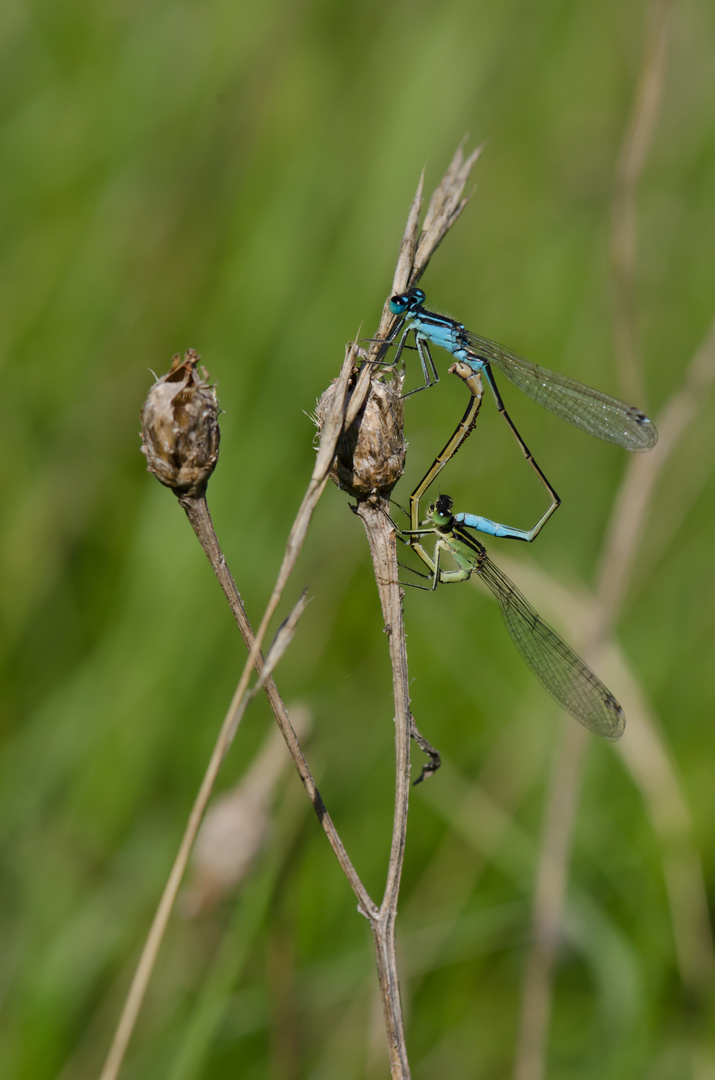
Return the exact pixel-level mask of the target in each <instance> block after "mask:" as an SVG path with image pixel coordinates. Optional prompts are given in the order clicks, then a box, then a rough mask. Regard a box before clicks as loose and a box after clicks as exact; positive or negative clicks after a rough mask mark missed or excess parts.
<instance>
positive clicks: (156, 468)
mask: <svg viewBox="0 0 715 1080" xmlns="http://www.w3.org/2000/svg"><path fill="white" fill-rule="evenodd" d="M200 359H201V358H200V356H199V354H198V353H197V352H196V351H195V350H194V349H189V351H188V352H187V354H186V356H185V357H184V359H183V360H182V359H181V356H180V355H179V353H177V354H176V356H174V357H173V359H172V361H171V368H170V370H169V371H168V373H167V374H166V375H162V377H161V378H160V379H157V381H156V382H155V383H154V385H153V386H152V388H151V390H150V391H149V393H148V394H147V399H146V401H145V402H144V407H143V408H142V412H141V420H142V453H143V454H145V455H146V459H147V468H148V470H149V472H151V473H153V474H154V476H155V477H156V478H157V480H159V481H161V483H162V484H165V485H166V486H167V487H170V488H172V489H173V491H174V492H175V493H176V494H177V495H200V494H202V493H203V491H204V489H205V488H206V484H207V483H208V479H209V477H210V476H211V473H212V472H213V471H214V468H215V466H216V462H217V461H218V444H219V436H220V432H219V426H218V414H219V407H218V399H217V397H216V390H215V388H214V387H213V386H210V385H209V383H208V381H206V380H208V373H207V372H206V370H205V369H202V373H203V379H202V378H200V377H199V375H198V373H197V371H196V365H197V363H198V362H199V360H200Z"/></svg>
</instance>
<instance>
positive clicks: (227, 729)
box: [101, 147, 478, 1080]
mask: <svg viewBox="0 0 715 1080" xmlns="http://www.w3.org/2000/svg"><path fill="white" fill-rule="evenodd" d="M477 156H478V152H475V153H474V154H472V155H471V157H470V158H469V159H468V160H467V161H466V162H465V161H464V158H463V155H462V150H461V147H460V148H459V150H458V151H457V154H456V155H455V157H454V159H453V161H452V163H451V165H450V169H449V170H448V173H447V174H446V176H445V177H444V178H443V180H442V183H441V184H440V185H439V187H438V189H437V191H436V193H435V195H433V198H432V201H431V203H430V209H429V211H428V217H427V221H426V225H425V229H423V232H422V235H421V236H418V220H419V212H420V208H421V202H422V180H420V185H419V188H418V192H417V195H416V198H415V200H414V202H413V205H412V208H411V210H410V215H409V218H408V223H407V228H406V231H405V235H404V238H403V242H402V245H401V249H400V256H399V259H398V266H397V271H396V275H395V284H394V288H395V289H404V288H406V287H408V285H409V284H411V283H413V282H414V281H416V280H417V277H418V276H419V275H420V274H421V273H422V271H423V270H424V267H425V266H426V265H427V262H428V261H429V257H430V254H431V253H432V251H433V250H434V249H435V248H436V247H437V245H438V244H439V242H440V241H441V239H442V238H443V237H444V235H445V234H446V232H447V231H448V229H449V228H451V226H452V225H453V224H454V222H455V221H456V220H457V218H458V217H459V214H460V213H461V211H462V209H463V208H464V205H465V203H466V200H465V199H463V198H462V192H463V188H464V184H465V182H466V180H467V178H468V175H469V171H470V169H471V167H472V165H473V163H474V161H476V158H477ZM392 324H393V317H392V316H391V315H390V314H389V309H388V307H387V305H386V308H385V312H384V313H383V319H382V321H381V324H380V331H379V333H380V335H381V336H383V337H384V336H386V335H387V334H388V333H389V331H390V329H391V327H392ZM384 350H385V346H384V345H381V344H380V343H379V342H378V343H376V344H375V345H373V349H372V356H371V359H374V358H377V357H378V356H379V355H380V354H381V353H383V352H384ZM356 354H357V346H353V347H352V349H351V350H350V351H349V352H348V354H347V356H346V358H345V362H344V364H343V367H342V370H341V374H340V378H339V379H338V380H337V383H336V385H335V387H334V388H333V390H332V398H331V402H330V406H329V407H328V408H327V409H326V414H325V415H324V416H323V418H322V425H321V442H320V448H319V450H318V455H317V459H316V463H315V468H314V470H313V474H312V477H311V480H310V483H309V485H308V489H307V491H306V494H305V496H304V498H303V502H302V504H301V507H300V509H299V511H298V514H297V516H296V519H295V522H294V524H293V527H292V529H291V532H290V535H289V537H288V542H287V544H286V550H285V553H284V557H283V561H282V564H281V567H280V570H279V573H278V577H277V580H276V584H275V586H274V589H273V592H272V594H271V597H270V600H269V602H268V605H267V607H266V610H265V613H264V615H263V618H262V619H261V623H260V626H259V628H258V631H257V632H256V633H255V634H254V632H253V629H252V627H251V624H250V621H249V620H248V617H247V615H246V612H245V609H244V607H243V602H242V600H241V596H240V594H239V592H238V589H237V588H236V584H235V582H234V580H233V577H232V575H231V573H230V570H229V568H228V566H227V564H226V560H225V558H224V556H223V553H222V551H221V548H220V545H219V542H218V538H217V537H216V534H215V532H214V529H213V523H212V521H211V516H210V514H209V510H208V505H207V503H206V499H205V480H204V482H203V483H201V482H199V483H194V484H192V486H191V493H190V494H183V495H180V502H181V505H182V506H183V508H184V510H185V512H186V514H187V516H188V518H189V521H190V522H191V525H192V527H193V529H194V531H195V533H196V535H197V537H198V539H199V541H200V543H201V546H202V547H203V549H204V551H205V553H206V555H207V558H208V559H209V561H210V563H211V565H212V567H213V569H214V572H215V574H216V577H217V579H218V581H219V583H220V585H221V588H222V589H223V591H224V594H225V596H226V598H227V600H228V603H229V605H230V607H231V610H232V612H233V614H234V618H235V619H236V622H237V624H238V627H239V629H240V632H241V635H242V637H243V640H244V642H245V644H246V647H247V648H248V651H249V656H248V660H247V661H246V664H245V667H244V669H243V673H242V675H241V678H240V680H239V683H238V686H237V688H236V691H235V693H234V697H233V700H232V702H231V706H230V708H229V710H228V712H227V714H226V718H225V719H224V722H223V724H222V727H221V731H220V733H219V736H218V739H217V741H216V744H215V746H214V750H213V752H212V755H211V760H210V762H209V766H208V768H207V771H206V774H205V776H204V780H203V782H202V785H201V788H200V790H199V793H198V795H197V798H196V801H195V803H194V807H193V808H192V811H191V815H190V817H189V821H188V824H187V827H186V830H185V833H184V837H183V839H182V842H181V845H180V848H179V851H178V853H177V856H176V859H175V862H174V866H173V867H172V870H171V873H170V875H169V879H168V881H167V884H166V886H165V889H164V893H163V896H162V899H161V901H160V904H159V907H158V909H157V912H156V915H155V917H154V920H153V923H152V927H151V929H150V932H149V936H148V938H147V942H146V944H145V946H144V949H143V952H142V956H141V958H140V961H139V964H138V967H137V970H136V973H135V976H134V979H133V982H132V986H131V988H130V991H129V995H128V997H127V1000H126V1003H125V1006H124V1009H123V1012H122V1016H121V1018H120V1021H119V1024H118V1027H117V1031H116V1033H115V1037H114V1040H113V1043H112V1046H111V1048H110V1051H109V1055H108V1057H107V1061H106V1063H105V1066H104V1069H103V1071H102V1074H101V1080H115V1077H116V1076H117V1074H118V1072H119V1069H120V1067H121V1063H122V1061H123V1059H124V1056H125V1053H126V1049H127V1046H128V1043H129V1039H130V1038H131V1034H132V1032H133V1029H134V1026H135V1024H136V1019H137V1016H138V1014H139V1010H140V1008H141V1005H142V1002H143V999H144V996H145V993H146V989H147V986H148V982H149V978H150V976H151V972H152V970H153V967H154V964H155V962H156V958H157V955H158V951H159V947H160V944H161V941H162V939H163V936H164V933H165V931H166V927H167V924H168V919H169V917H170V914H171V911H172V910H173V906H174V903H175V901H176V896H177V893H178V889H179V886H180V883H181V880H182V878H183V875H184V872H185V869H186V865H187V861H188V858H189V854H190V851H191V848H192V846H193V843H194V840H195V838H196V834H197V831H198V828H199V825H200V823H201V820H202V818H203V815H204V812H205V809H206V806H207V803H208V800H209V798H210V795H211V793H212V790H213V786H214V783H215V780H216V777H217V775H218V771H219V768H220V765H221V762H222V761H223V759H224V757H225V755H226V753H227V752H228V749H229V747H230V745H231V742H232V740H233V738H234V736H235V733H236V729H237V726H238V723H239V721H240V718H241V716H242V715H243V712H244V711H245V709H246V707H247V705H248V704H249V702H250V701H251V700H252V699H253V697H254V696H255V695H256V693H258V691H259V690H260V689H261V688H263V689H265V691H266V694H267V696H268V700H269V702H270V704H271V707H272V709H273V711H274V714H275V716H276V719H277V721H278V724H279V727H280V729H281V732H282V734H283V737H284V739H285V741H286V744H287V746H288V748H289V750H290V753H291V755H292V756H293V759H294V761H295V763H296V767H297V769H298V772H299V775H300V777H301V780H302V782H303V784H304V786H305V788H306V790H307V792H308V795H309V797H310V799H311V802H312V804H313V807H314V808H315V810H316V813H317V815H318V818H319V820H320V822H321V824H322V826H323V829H324V830H325V833H326V835H327V837H328V840H329V842H330V844H331V846H332V848H333V850H334V852H335V854H336V857H337V859H338V862H339V864H340V866H341V867H342V869H343V872H344V873H345V875H346V877H347V879H348V881H349V882H350V885H351V887H352V888H353V891H354V892H355V895H356V896H357V898H358V901H359V909H360V910H361V911H362V913H363V914H364V915H365V916H366V917H367V918H368V919H369V921H370V923H371V927H372V931H373V937H374V942H375V950H376V955H377V968H378V975H379V983H380V988H381V993H382V999H383V1013H384V1017H385V1024H386V1030H387V1036H388V1048H389V1055H390V1064H391V1070H392V1075H393V1077H395V1078H400V1080H407V1078H409V1064H408V1060H407V1050H406V1045H405V1037H404V1025H403V1021H402V1010H401V1005H400V999H399V977H398V969H397V958H396V950H395V919H396V913H397V897H398V893H399V885H400V878H401V872H402V864H403V857H404V847H405V835H406V826H407V807H408V795H409V747H410V735H411V733H413V732H414V731H415V729H414V724H413V720H412V717H411V714H410V711H409V692H408V678H407V655H406V647H405V633H404V623H403V617H402V603H401V592H400V588H399V584H398V578H397V558H396V552H395V535H394V530H393V528H392V526H391V524H390V522H389V518H388V516H387V508H388V505H389V504H388V501H387V499H383V500H382V501H380V500H379V499H376V498H372V497H371V498H370V499H368V500H366V501H364V502H362V503H361V504H360V506H359V507H358V513H359V515H360V516H361V518H362V520H363V522H364V524H365V528H366V531H367V534H368V540H369V544H370V550H371V553H372V556H373V561H374V565H375V572H376V579H377V584H378V591H379V594H380V600H381V604H382V609H383V615H384V619H385V628H386V631H387V634H388V640H389V643H390V657H391V661H392V666H393V682H394V698H395V738H396V794H395V815H394V821H393V833H392V844H391V853H390V862H389V866H388V873H387V881H386V887H385V893H384V896H383V901H382V903H381V905H380V906H379V908H378V906H377V905H376V904H375V903H374V902H373V901H372V900H371V898H370V896H369V894H368V893H367V891H366V889H365V888H364V886H363V884H362V882H361V881H360V879H359V877H358V875H357V873H356V871H355V869H354V867H353V865H352V863H351V861H350V859H349V857H348V855H347V852H346V851H345V848H344V846H343V844H342V842H341V840H340V838H339V836H338V834H337V831H336V830H335V827H334V825H333V823H332V821H331V819H330V816H329V815H328V813H327V810H326V808H325V806H324V804H323V802H322V799H321V797H320V794H319V792H318V790H317V787H316V785H315V782H314V780H313V777H312V775H311V772H310V769H309V767H308V765H307V762H306V760H305V757H304V755H303V753H302V751H301V749H300V746H299V744H298V740H297V738H296V735H295V732H294V730H293V727H292V725H291V723H290V720H289V717H288V714H287V712H286V709H285V706H284V704H283V701H282V700H281V698H280V695H279V693H278V690H277V688H276V686H275V683H274V681H273V678H272V670H273V667H274V666H275V664H276V663H277V662H278V660H279V659H280V656H281V655H282V653H283V651H284V650H285V648H286V647H287V645H288V643H289V641H290V639H291V637H292V634H293V631H294V628H295V624H296V623H297V620H298V618H299V617H300V614H301V613H302V610H303V607H304V605H305V597H302V598H301V600H300V601H299V603H298V604H297V605H296V607H295V609H294V611H293V612H292V614H291V615H290V616H289V619H288V620H287V621H286V623H284V624H283V626H282V627H281V629H280V630H279V633H278V635H277V636H276V639H275V641H274V644H273V646H272V648H271V650H270V651H269V653H268V656H267V657H266V658H265V659H264V658H263V656H262V653H261V645H262V642H263V639H264V637H265V634H266V632H267V629H268V626H269V624H270V621H271V619H272V618H273V615H274V614H275V611H276V609H277V606H278V604H279V602H280V600H281V597H282V594H283V590H284V588H285V585H286V583H287V581H288V579H289V577H290V574H291V573H292V571H293V569H294V567H295V564H296V561H297V558H298V555H299V553H300V550H301V548H302V546H303V543H304V541H305V537H306V534H307V530H308V526H309V523H310V519H311V516H312V514H313V511H314V509H315V506H316V504H317V501H318V499H319V498H320V495H321V494H322V492H323V490H324V487H325V484H326V482H327V477H328V475H329V472H330V469H331V466H332V464H333V460H334V457H335V451H336V446H337V445H338V440H339V439H340V437H341V433H343V431H345V430H346V429H347V428H348V427H349V426H350V424H351V423H353V422H354V421H355V419H356V417H358V416H359V415H360V410H361V409H362V407H363V405H364V403H365V400H366V398H367V395H368V392H369V391H370V383H371V374H372V372H374V367H373V366H372V365H371V364H365V365H364V369H363V371H362V372H361V373H360V376H359V377H358V379H357V385H354V386H353V388H352V393H351V396H350V401H349V406H348V407H346V404H345V403H346V395H347V392H348V385H349V382H350V380H351V378H352V376H353V371H354V361H355V357H356ZM197 359H198V358H197V357H196V356H195V354H192V357H191V359H190V362H189V364H188V368H187V367H186V364H187V361H189V358H188V357H187V361H185V362H184V367H183V368H182V371H183V370H184V369H186V370H189V369H190V370H191V371H192V372H193V370H194V368H195V363H196V360H197ZM175 361H176V364H175V365H172V375H173V372H174V367H175V366H176V365H179V364H180V358H175ZM203 385H204V389H202V391H201V392H203V393H204V394H205V399H201V401H203V400H209V399H211V394H212V393H213V392H212V391H211V388H209V387H208V386H207V384H203ZM170 389H171V388H170ZM396 397H397V399H398V400H399V391H397V392H396ZM211 400H212V401H213V403H214V404H213V407H214V409H215V394H213V398H212V399H211ZM199 403H201V402H199ZM198 411H200V410H197V412H198ZM400 422H401V416H400ZM212 438H213V439H214V442H213V443H212V445H211V446H210V447H209V449H210V450H211V455H209V456H208V466H209V467H208V469H207V471H206V476H208V475H210V471H211V470H212V469H213V467H214V466H215V463H216V460H217V447H218V438H217V431H216V429H215V428H214V429H213V430H212ZM159 450H160V454H159V456H160V458H161V444H160V445H159ZM202 464H203V463H202ZM159 465H162V461H161V460H160V461H159ZM162 476H163V478H162V482H166V475H165V474H162ZM160 478H161V477H160ZM168 486H171V485H168ZM254 668H255V670H256V671H257V672H258V675H259V677H258V680H257V681H256V682H255V683H254V685H253V687H251V688H250V689H249V687H248V683H249V679H250V674H251V671H252V670H253V669H254Z"/></svg>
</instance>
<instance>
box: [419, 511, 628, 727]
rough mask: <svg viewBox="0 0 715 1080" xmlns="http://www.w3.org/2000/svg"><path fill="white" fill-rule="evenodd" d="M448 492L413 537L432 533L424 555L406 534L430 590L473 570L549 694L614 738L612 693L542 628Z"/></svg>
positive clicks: (619, 723) (621, 719)
mask: <svg viewBox="0 0 715 1080" xmlns="http://www.w3.org/2000/svg"><path fill="white" fill-rule="evenodd" d="M452 507H453V502H452V499H451V498H450V496H449V495H440V497H439V498H438V499H437V502H436V503H433V504H432V505H431V506H430V508H429V511H428V517H427V520H426V521H425V522H424V526H425V527H424V528H421V529H419V530H417V535H418V537H419V536H424V535H429V534H434V535H435V536H436V537H437V540H436V543H435V547H434V555H433V556H430V555H429V554H428V552H427V551H425V549H424V548H423V547H422V545H421V544H420V542H419V540H418V539H417V538H416V537H415V536H414V534H411V539H410V543H411V544H412V546H413V548H414V549H415V551H417V553H418V555H419V556H420V558H421V559H422V560H423V562H424V563H425V564H426V566H428V567H429V569H430V571H431V576H432V588H433V589H436V588H437V585H438V584H439V583H440V582H445V583H447V582H454V581H465V580H466V579H467V578H469V577H471V575H472V574H476V575H477V576H478V577H479V578H481V580H482V581H483V582H484V583H485V585H486V586H487V588H488V589H489V590H490V591H491V592H492V594H493V595H494V596H495V597H496V599H497V602H498V604H499V608H500V610H501V613H502V618H503V619H504V623H505V624H506V628H507V630H508V631H509V635H510V637H511V640H512V641H513V642H514V644H515V645H516V647H517V649H518V650H519V652H520V653H521V656H522V658H523V660H524V661H525V662H526V663H527V664H528V666H529V667H530V668H531V670H532V672H533V673H534V675H536V677H537V679H539V680H540V681H541V683H542V685H543V686H544V688H545V689H546V690H547V691H548V692H549V693H550V694H551V696H552V697H553V698H554V699H555V700H556V701H557V702H558V703H559V705H561V706H562V708H564V709H565V710H566V711H567V712H569V713H570V714H571V716H573V717H574V718H575V719H576V720H578V721H579V722H580V723H581V724H583V725H584V726H585V727H587V728H589V730H591V731H593V732H595V733H596V734H597V735H603V736H604V737H605V738H606V739H619V738H620V737H621V735H622V734H623V731H624V728H625V725H626V719H625V716H624V715H623V709H622V708H621V706H620V705H619V704H618V702H617V701H616V699H615V697H614V696H613V694H612V693H611V692H610V690H608V689H607V688H606V687H605V686H604V684H603V683H602V682H601V680H600V679H599V678H598V677H597V676H596V675H594V673H593V672H592V671H591V669H590V668H589V667H588V666H587V665H586V664H585V663H584V661H583V660H581V659H580V657H579V656H577V655H576V653H575V652H574V651H573V649H571V648H570V646H568V645H567V644H566V642H565V641H563V640H562V638H560V637H559V635H558V634H557V633H556V631H555V630H552V629H551V627H550V626H548V625H547V624H546V623H545V622H544V620H543V619H542V618H541V616H540V615H538V614H537V613H536V611H534V609H533V607H532V606H531V604H530V603H529V602H528V601H527V600H526V599H525V598H524V597H523V596H522V594H521V593H520V592H519V590H518V589H517V587H516V586H515V585H514V584H513V583H512V582H511V581H510V580H509V578H508V577H507V576H506V574H503V573H502V571H501V570H500V569H499V567H498V566H496V565H495V564H494V563H493V562H492V561H491V559H490V558H489V556H488V555H487V552H486V549H485V548H484V547H483V545H482V544H480V543H479V541H478V540H477V539H476V537H475V535H474V534H473V532H472V531H471V530H480V525H479V524H477V523H478V522H479V521H482V520H483V519H480V518H476V517H475V516H474V515H473V514H453V513H452ZM442 552H445V553H446V554H448V555H450V556H451V557H452V559H453V560H454V562H455V563H456V565H457V569H455V570H443V569H442V568H441V566H440V556H441V554H442Z"/></svg>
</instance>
